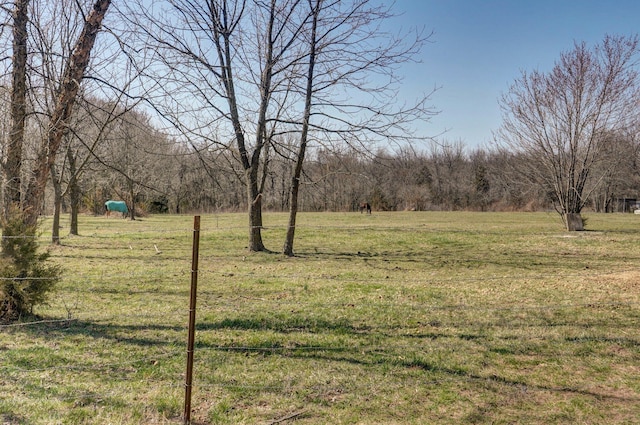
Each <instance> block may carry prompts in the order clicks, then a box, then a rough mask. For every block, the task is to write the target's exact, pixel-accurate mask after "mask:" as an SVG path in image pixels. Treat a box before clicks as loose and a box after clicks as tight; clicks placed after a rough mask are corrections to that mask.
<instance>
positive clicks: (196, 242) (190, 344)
mask: <svg viewBox="0 0 640 425" xmlns="http://www.w3.org/2000/svg"><path fill="white" fill-rule="evenodd" d="M199 251H200V216H199V215H196V216H194V217H193V248H192V250H191V296H190V301H189V337H188V340H187V375H186V379H185V385H184V388H185V395H184V415H183V417H184V423H185V424H190V423H191V384H192V382H193V351H194V345H195V344H194V343H195V334H196V298H197V297H196V295H197V292H198V291H197V289H198V257H199Z"/></svg>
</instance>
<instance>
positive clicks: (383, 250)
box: [0, 212, 640, 424]
mask: <svg viewBox="0 0 640 425" xmlns="http://www.w3.org/2000/svg"><path fill="white" fill-rule="evenodd" d="M246 222H247V220H246V215H245V214H220V215H206V216H203V217H202V224H201V228H202V233H201V245H200V267H199V272H198V278H199V279H198V305H197V322H198V324H197V334H196V351H195V366H194V387H193V401H192V407H193V409H192V418H193V419H194V423H207V424H209V423H210V424H269V423H293V422H295V423H296V424H327V423H332V424H451V423H459V424H511V423H518V424H538V423H545V424H575V423H582V424H610V423H618V424H632V423H637V418H638V417H640V366H639V365H640V326H639V325H640V290H639V289H640V266H639V265H640V232H639V231H638V230H640V217H638V216H636V215H631V214H628V215H624V214H610V215H598V214H591V215H588V229H589V231H585V232H579V233H567V232H564V231H563V226H562V224H561V223H560V221H559V218H558V217H557V215H554V214H545V213H518V214H511V213H433V212H425V213H422V212H412V213H409V212H407V213H380V212H374V214H372V215H371V216H367V215H360V214H358V213H350V214H348V213H344V214H342V213H317V214H315V213H313V214H312V213H304V214H300V215H299V220H298V223H299V225H298V228H297V233H296V244H295V251H296V254H297V255H296V257H293V258H288V257H285V256H282V255H280V254H277V253H249V252H247V251H246V248H245V247H246V240H247V230H246V227H245V226H246V224H247V223H246ZM286 222H287V217H286V215H285V214H271V213H268V214H266V215H265V229H264V233H263V237H264V241H265V244H266V245H267V247H269V248H271V249H273V250H274V251H278V250H279V249H280V248H281V246H282V244H283V241H284V239H283V238H284V235H285V226H286ZM49 223H50V222H49V221H48V220H45V225H44V227H43V229H47V228H48V226H49ZM192 227H193V217H190V216H152V217H148V218H144V219H141V220H138V221H135V222H130V221H126V220H119V219H114V218H110V219H106V218H104V217H82V218H81V221H80V233H81V236H78V237H65V238H63V240H62V246H60V247H54V248H51V252H52V258H53V260H54V261H56V262H58V263H59V264H61V265H62V266H63V267H64V269H65V272H64V279H63V281H62V282H61V283H60V284H59V286H58V288H57V291H56V293H55V296H54V297H53V299H52V300H51V303H50V305H48V306H46V307H40V308H38V310H37V311H36V313H37V314H39V315H40V317H41V318H42V319H44V321H43V322H41V323H33V324H22V325H21V326H9V327H6V326H5V327H1V328H0V423H3V424H4V423H8V424H106V423H109V424H142V423H181V419H180V417H181V415H182V406H183V402H184V374H185V369H186V365H185V363H186V340H187V322H188V315H189V311H188V310H189V286H190V276H191V244H192ZM64 230H65V229H63V234H64ZM45 236H46V235H45ZM42 243H43V245H46V243H47V240H46V239H43V240H42ZM158 251H161V252H159V253H158ZM67 319H70V320H67ZM287 417H290V418H289V419H285V418H287ZM280 420H282V421H281V422H279V421H280Z"/></svg>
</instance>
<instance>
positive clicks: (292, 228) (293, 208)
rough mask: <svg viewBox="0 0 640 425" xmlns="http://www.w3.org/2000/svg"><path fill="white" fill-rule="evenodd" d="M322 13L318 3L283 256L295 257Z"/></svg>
mask: <svg viewBox="0 0 640 425" xmlns="http://www.w3.org/2000/svg"><path fill="white" fill-rule="evenodd" d="M319 11H320V1H319V0H318V1H317V2H316V5H315V8H314V10H313V23H312V27H311V39H310V40H311V41H310V45H309V68H308V69H307V87H306V93H305V105H304V117H303V120H302V132H301V134H300V147H299V149H298V155H297V159H296V167H295V170H294V172H293V177H292V178H291V198H290V201H289V226H288V227H287V236H286V238H285V242H284V248H283V254H285V255H288V256H290V257H291V256H293V240H294V238H295V233H296V216H297V214H298V192H299V190H300V176H301V175H302V166H303V164H304V156H305V153H306V150H307V136H308V134H309V120H310V119H311V98H312V96H313V70H314V67H315V60H316V28H317V24H318V13H319Z"/></svg>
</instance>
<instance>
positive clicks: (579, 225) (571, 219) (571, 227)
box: [565, 213, 584, 232]
mask: <svg viewBox="0 0 640 425" xmlns="http://www.w3.org/2000/svg"><path fill="white" fill-rule="evenodd" d="M565 222H566V225H567V230H568V231H570V232H574V231H577V232H580V231H582V230H584V221H583V220H582V216H581V215H580V213H567V214H565Z"/></svg>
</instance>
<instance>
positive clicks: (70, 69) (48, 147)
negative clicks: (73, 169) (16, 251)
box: [24, 0, 111, 225]
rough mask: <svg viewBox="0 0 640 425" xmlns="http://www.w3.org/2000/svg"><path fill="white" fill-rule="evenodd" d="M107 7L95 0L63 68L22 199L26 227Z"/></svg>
mask: <svg viewBox="0 0 640 425" xmlns="http://www.w3.org/2000/svg"><path fill="white" fill-rule="evenodd" d="M110 4H111V1H110V0H97V1H96V2H95V4H94V5H93V8H92V10H91V12H90V13H89V15H88V16H87V20H86V21H85V23H84V28H83V29H82V33H81V34H80V36H79V38H78V40H77V42H76V44H75V46H74V49H73V53H72V54H71V57H69V59H68V62H67V64H66V68H65V72H64V77H63V80H62V84H61V85H60V91H59V93H58V97H57V99H56V102H55V105H54V109H53V113H52V115H51V120H50V121H49V127H48V129H47V134H46V136H45V137H44V138H43V140H42V141H41V143H40V149H39V153H38V156H37V158H36V165H35V169H34V170H33V175H34V177H33V179H32V180H31V181H30V182H29V186H28V189H27V193H26V196H25V207H24V210H25V213H26V214H25V221H26V223H27V224H29V225H35V224H36V223H37V221H38V216H39V215H40V213H41V212H42V201H43V199H44V193H45V187H46V184H47V179H48V176H49V170H50V169H51V167H52V165H53V164H54V163H55V160H56V154H57V152H58V149H59V148H60V144H61V142H62V137H63V136H64V134H65V133H66V131H67V125H68V121H69V118H70V117H71V113H72V109H73V104H74V103H75V99H76V95H77V94H78V90H79V89H80V83H81V82H82V79H83V77H84V72H85V70H86V68H87V66H88V65H89V60H90V58H91V49H92V48H93V45H94V43H95V40H96V36H97V35H98V31H99V30H100V26H101V24H102V20H103V18H104V15H105V14H106V12H107V9H108V8H109V5H110Z"/></svg>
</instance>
